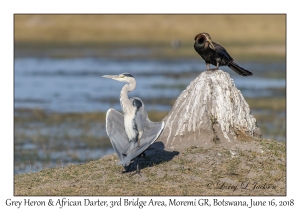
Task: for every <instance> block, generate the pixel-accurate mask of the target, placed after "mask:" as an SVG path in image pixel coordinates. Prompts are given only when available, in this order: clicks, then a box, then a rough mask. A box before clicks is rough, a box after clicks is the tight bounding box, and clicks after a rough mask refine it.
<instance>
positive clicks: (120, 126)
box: [106, 109, 129, 160]
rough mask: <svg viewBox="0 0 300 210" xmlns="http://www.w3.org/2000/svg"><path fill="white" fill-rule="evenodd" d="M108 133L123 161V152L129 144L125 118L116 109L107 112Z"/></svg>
mask: <svg viewBox="0 0 300 210" xmlns="http://www.w3.org/2000/svg"><path fill="white" fill-rule="evenodd" d="M106 132H107V135H108V136H109V139H110V142H111V144H112V146H113V148H114V149H115V151H116V153H117V155H118V157H119V159H120V160H123V154H122V152H123V151H124V150H125V148H126V147H127V146H128V144H129V142H128V137H127V134H126V132H125V129H124V116H123V115H122V114H121V113H120V112H118V111H116V110H114V109H109V110H108V111H107V113H106Z"/></svg>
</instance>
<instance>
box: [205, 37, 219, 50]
mask: <svg viewBox="0 0 300 210" xmlns="http://www.w3.org/2000/svg"><path fill="white" fill-rule="evenodd" d="M205 37H206V41H208V43H209V45H208V46H209V47H210V48H211V49H213V50H216V48H215V46H214V44H213V43H212V41H211V39H210V38H209V37H207V36H205Z"/></svg>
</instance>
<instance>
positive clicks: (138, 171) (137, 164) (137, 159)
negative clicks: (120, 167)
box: [130, 157, 142, 176]
mask: <svg viewBox="0 0 300 210" xmlns="http://www.w3.org/2000/svg"><path fill="white" fill-rule="evenodd" d="M134 161H135V162H136V171H135V172H134V173H133V174H131V175H130V176H133V175H135V174H138V175H140V176H142V175H141V171H140V166H139V158H138V157H136V158H135V160H134Z"/></svg>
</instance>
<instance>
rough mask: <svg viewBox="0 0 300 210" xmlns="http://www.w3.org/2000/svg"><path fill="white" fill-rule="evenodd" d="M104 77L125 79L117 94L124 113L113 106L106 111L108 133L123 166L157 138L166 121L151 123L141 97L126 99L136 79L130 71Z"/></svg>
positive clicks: (133, 87) (134, 85)
mask: <svg viewBox="0 0 300 210" xmlns="http://www.w3.org/2000/svg"><path fill="white" fill-rule="evenodd" d="M103 77H106V78H111V79H115V80H118V81H122V82H126V84H125V85H124V86H123V88H122V90H121V93H120V103H121V106H122V110H123V112H124V115H123V114H121V113H119V112H118V111H116V110H114V109H109V110H108V111H107V114H106V131H107V135H108V136H109V138H110V141H111V144H112V146H113V147H114V149H115V151H116V153H117V155H118V157H119V159H120V162H119V164H121V165H123V166H124V167H125V166H128V165H129V164H130V161H131V160H132V159H134V158H135V157H137V156H138V155H139V154H141V153H142V152H143V151H144V150H146V149H147V148H148V147H149V146H150V145H151V144H152V143H153V142H154V141H155V140H156V139H157V138H158V137H159V135H160V133H161V132H162V130H163V129H164V125H165V124H164V122H151V121H150V120H149V119H148V114H147V112H146V109H145V106H144V103H143V101H142V100H141V99H140V98H137V97H133V98H130V99H129V98H128V92H130V91H132V90H134V89H135V87H136V81H135V79H134V77H133V76H132V75H131V74H129V73H123V74H120V75H105V76H103Z"/></svg>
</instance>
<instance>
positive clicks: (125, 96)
mask: <svg viewBox="0 0 300 210" xmlns="http://www.w3.org/2000/svg"><path fill="white" fill-rule="evenodd" d="M135 87H136V82H135V81H134V82H131V83H130V84H129V83H128V84H126V85H124V86H123V88H122V90H121V94H120V102H121V106H122V109H123V112H124V113H126V112H128V111H129V110H128V108H129V107H132V106H130V105H131V102H130V100H129V98H128V92H130V91H133V90H134V89H135ZM126 105H127V106H126Z"/></svg>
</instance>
